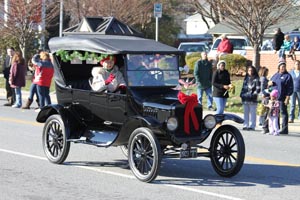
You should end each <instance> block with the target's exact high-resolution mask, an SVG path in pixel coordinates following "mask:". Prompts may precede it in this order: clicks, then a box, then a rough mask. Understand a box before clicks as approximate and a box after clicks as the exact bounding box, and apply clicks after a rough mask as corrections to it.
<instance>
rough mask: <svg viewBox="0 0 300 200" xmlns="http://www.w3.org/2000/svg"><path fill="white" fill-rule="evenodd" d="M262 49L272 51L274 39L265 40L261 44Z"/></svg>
mask: <svg viewBox="0 0 300 200" xmlns="http://www.w3.org/2000/svg"><path fill="white" fill-rule="evenodd" d="M261 50H263V51H272V50H274V48H273V41H272V40H265V41H264V42H263V44H262V46H261Z"/></svg>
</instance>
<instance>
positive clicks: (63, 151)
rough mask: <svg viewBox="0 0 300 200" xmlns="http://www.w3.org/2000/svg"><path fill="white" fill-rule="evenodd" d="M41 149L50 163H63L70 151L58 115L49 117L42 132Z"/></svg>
mask: <svg viewBox="0 0 300 200" xmlns="http://www.w3.org/2000/svg"><path fill="white" fill-rule="evenodd" d="M43 149H44V152H45V155H46V157H47V158H48V160H49V161H50V162H52V163H56V164H61V163H63V162H64V161H65V160H66V158H67V156H68V154H69V150H70V142H68V141H67V136H66V128H65V125H64V122H63V120H62V119H61V116H60V115H51V116H50V117H49V118H48V119H47V121H46V123H45V126H44V130H43Z"/></svg>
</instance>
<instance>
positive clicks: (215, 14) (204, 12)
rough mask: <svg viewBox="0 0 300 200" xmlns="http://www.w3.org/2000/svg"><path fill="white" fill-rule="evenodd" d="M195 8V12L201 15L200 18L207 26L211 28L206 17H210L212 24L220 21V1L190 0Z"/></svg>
mask: <svg viewBox="0 0 300 200" xmlns="http://www.w3.org/2000/svg"><path fill="white" fill-rule="evenodd" d="M192 3H193V4H194V6H195V7H196V8H197V12H198V13H199V14H200V15H201V16H202V20H203V21H204V22H205V23H206V26H207V28H211V27H210V26H209V23H208V22H207V20H206V19H207V18H208V19H211V20H212V21H213V22H214V24H218V23H219V22H220V21H222V19H223V17H222V14H221V10H220V3H221V2H220V1H218V0H192Z"/></svg>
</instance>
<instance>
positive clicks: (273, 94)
mask: <svg viewBox="0 0 300 200" xmlns="http://www.w3.org/2000/svg"><path fill="white" fill-rule="evenodd" d="M270 96H271V97H275V98H277V97H278V90H272V92H271V93H270Z"/></svg>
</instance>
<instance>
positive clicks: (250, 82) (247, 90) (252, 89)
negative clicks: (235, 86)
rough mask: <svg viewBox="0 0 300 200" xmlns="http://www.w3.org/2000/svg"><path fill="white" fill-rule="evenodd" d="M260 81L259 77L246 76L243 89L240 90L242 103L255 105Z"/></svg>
mask: <svg viewBox="0 0 300 200" xmlns="http://www.w3.org/2000/svg"><path fill="white" fill-rule="evenodd" d="M260 90H261V88H260V81H259V76H254V77H251V76H249V75H246V77H245V79H244V82H243V87H242V90H241V94H240V97H241V98H242V102H243V103H246V102H247V103H257V97H258V94H259V93H260Z"/></svg>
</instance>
